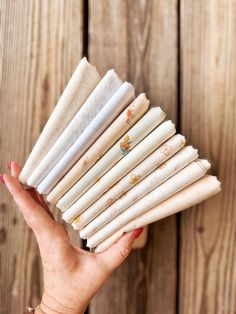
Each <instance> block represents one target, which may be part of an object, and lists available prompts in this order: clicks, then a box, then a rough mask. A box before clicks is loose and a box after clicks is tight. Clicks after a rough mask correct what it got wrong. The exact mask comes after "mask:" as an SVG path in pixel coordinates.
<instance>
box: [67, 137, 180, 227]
mask: <svg viewBox="0 0 236 314" xmlns="http://www.w3.org/2000/svg"><path fill="white" fill-rule="evenodd" d="M184 144H185V138H184V136H183V135H180V134H177V135H174V136H173V137H172V138H170V139H169V140H167V141H166V142H165V143H164V144H162V145H161V146H160V147H159V148H157V149H156V150H155V151H154V152H153V153H151V154H150V155H149V156H148V157H147V158H146V159H144V160H143V161H142V162H141V163H139V164H138V166H136V167H135V168H134V169H132V170H131V171H130V172H129V173H128V174H127V175H126V176H124V177H123V178H122V179H121V180H120V181H119V182H117V183H116V184H115V185H114V186H113V187H111V188H110V189H109V190H108V191H107V192H106V193H104V194H103V195H102V196H101V197H100V198H99V199H98V200H97V201H96V202H94V203H93V204H92V205H91V206H90V207H89V208H87V209H86V210H85V211H84V212H83V213H82V214H81V215H80V216H79V217H77V218H76V219H75V221H74V222H73V223H72V225H73V227H74V229H78V230H80V229H82V228H83V227H84V226H86V225H87V224H88V223H89V222H90V221H91V220H92V219H94V218H95V217H96V216H97V215H98V214H100V213H101V212H102V211H103V210H105V209H106V208H107V207H109V206H110V205H111V204H113V203H114V201H115V200H116V199H118V198H119V197H121V195H123V194H125V193H126V192H128V191H129V190H130V189H131V188H133V187H134V186H135V185H136V184H138V183H139V182H140V181H142V180H143V179H144V178H145V177H146V176H147V175H149V174H150V173H151V172H152V171H154V170H155V169H157V168H158V167H159V166H161V164H162V163H163V162H165V161H166V160H167V159H169V158H170V157H171V156H172V155H174V154H175V153H176V152H177V151H179V150H180V149H181V148H182V147H183V146H184Z"/></svg>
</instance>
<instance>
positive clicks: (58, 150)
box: [27, 70, 122, 187]
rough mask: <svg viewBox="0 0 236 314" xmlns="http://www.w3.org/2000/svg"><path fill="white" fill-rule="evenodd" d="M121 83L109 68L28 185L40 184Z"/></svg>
mask: <svg viewBox="0 0 236 314" xmlns="http://www.w3.org/2000/svg"><path fill="white" fill-rule="evenodd" d="M121 85H122V81H121V79H120V78H119V77H118V75H117V74H116V73H115V71H114V70H109V71H108V72H107V73H106V75H105V76H104V77H103V78H102V80H101V81H100V82H99V83H98V85H97V86H96V87H95V89H94V90H93V92H92V93H91V95H90V96H89V97H88V99H87V100H86V101H85V103H84V104H83V106H82V107H81V109H80V110H79V111H78V112H77V113H76V115H75V116H74V118H73V119H72V120H71V122H70V123H69V125H68V126H67V127H66V128H65V130H64V131H63V133H62V134H61V135H60V137H59V138H58V139H57V141H56V142H55V144H54V145H53V146H52V147H51V148H50V150H49V151H48V153H47V154H46V156H45V157H44V158H43V160H42V161H41V162H40V164H39V165H38V167H37V168H36V169H35V170H34V172H33V173H32V175H31V176H30V177H29V179H28V181H27V184H28V185H30V186H34V187H37V186H38V185H39V184H40V182H41V181H42V180H43V179H44V177H45V176H46V175H47V174H48V173H49V171H50V170H51V169H52V168H53V167H54V166H55V164H56V163H57V162H58V161H59V160H60V158H61V157H62V156H63V155H64V154H65V153H66V152H67V151H68V149H69V148H70V147H71V146H72V145H73V144H74V142H75V141H76V140H77V138H78V137H79V136H80V134H81V133H82V132H83V131H84V129H85V128H86V127H87V126H88V125H89V123H90V122H91V121H92V120H93V118H94V117H95V116H96V115H97V113H98V112H99V111H100V110H101V109H102V107H103V106H104V105H105V104H106V102H107V101H108V100H109V99H110V98H111V96H112V95H113V94H114V93H115V91H116V90H117V89H118V88H119V87H120V86H121Z"/></svg>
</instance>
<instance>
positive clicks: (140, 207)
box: [87, 159, 210, 248]
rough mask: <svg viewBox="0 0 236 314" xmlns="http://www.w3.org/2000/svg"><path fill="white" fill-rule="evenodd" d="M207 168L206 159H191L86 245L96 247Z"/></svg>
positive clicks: (189, 182) (92, 237)
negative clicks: (190, 161)
mask: <svg viewBox="0 0 236 314" xmlns="http://www.w3.org/2000/svg"><path fill="white" fill-rule="evenodd" d="M209 168H210V164H209V162H208V161H207V160H203V159H199V160H197V161H193V162H192V163H191V164H189V165H188V166H187V167H185V168H184V169H182V170H180V171H179V172H178V173H177V174H176V175H174V176H173V177H171V178H170V179H168V180H167V181H165V182H164V183H162V184H161V185H159V186H158V187H157V188H155V189H154V190H152V191H151V192H150V193H148V194H147V195H145V196H144V197H143V198H141V199H140V200H139V201H137V202H135V203H134V204H132V205H131V206H130V207H129V208H127V209H126V210H125V211H124V212H122V213H121V214H120V215H119V216H117V217H116V218H114V219H113V220H112V221H110V222H109V223H108V224H106V225H105V226H104V227H102V228H101V229H100V230H98V231H97V232H96V233H94V234H93V235H92V236H91V237H89V238H88V239H87V246H88V247H89V248H94V247H96V246H97V245H98V244H99V243H101V242H102V241H104V240H105V239H106V238H108V237H109V236H110V235H111V234H112V233H114V232H116V231H117V230H119V229H120V228H121V227H123V226H125V225H126V224H127V223H129V222H130V221H132V220H133V219H135V218H137V217H138V216H140V215H142V214H143V213H145V212H147V211H148V210H149V209H151V208H152V207H154V206H156V205H158V204H160V203H161V202H163V201H164V200H166V199H167V198H169V197H171V196H172V195H174V194H175V193H177V192H179V191H180V190H182V189H184V188H185V187H186V186H188V185H190V184H191V183H193V182H195V181H196V180H198V179H199V178H201V177H202V176H203V175H204V174H205V173H206V171H207V170H208V169H209Z"/></svg>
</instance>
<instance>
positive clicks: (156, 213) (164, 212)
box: [95, 175, 220, 253]
mask: <svg viewBox="0 0 236 314" xmlns="http://www.w3.org/2000/svg"><path fill="white" fill-rule="evenodd" d="M218 192H220V182H219V181H218V180H217V178H216V177H214V176H210V175H205V176H204V177H203V178H201V179H199V180H197V181H196V182H194V183H192V184H191V185H189V186H188V187H186V188H185V189H183V190H181V191H180V192H178V193H176V194H175V195H173V196H171V197H170V198H168V199H167V200H165V201H164V202H162V203H160V204H159V205H157V206H155V207H153V208H152V209H150V210H149V211H147V212H146V213H144V214H142V215H141V216H139V217H138V218H136V219H134V220H132V221H131V222H129V223H128V224H126V225H125V226H124V227H122V228H121V229H119V230H118V231H116V232H115V233H113V234H112V235H111V236H109V237H108V238H106V239H105V240H104V241H103V242H102V243H100V244H99V245H98V246H97V247H96V249H95V252H96V253H99V252H103V251H105V250H106V249H108V248H109V247H110V246H111V245H112V244H113V243H115V242H116V241H117V240H118V239H119V238H120V237H121V236H122V235H123V233H124V232H129V231H132V230H135V229H137V228H140V227H143V226H145V225H147V224H150V223H152V222H154V221H158V220H160V219H163V218H165V217H168V216H170V215H174V214H176V213H178V212H180V211H182V210H184V209H187V208H189V207H192V206H194V205H196V204H198V203H200V202H202V201H204V200H206V199H208V198H209V197H211V196H213V195H215V194H217V193H218Z"/></svg>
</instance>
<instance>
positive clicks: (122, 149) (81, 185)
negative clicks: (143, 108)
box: [57, 108, 165, 220]
mask: <svg viewBox="0 0 236 314" xmlns="http://www.w3.org/2000/svg"><path fill="white" fill-rule="evenodd" d="M164 118H165V113H164V112H163V111H162V110H161V109H160V108H151V109H150V110H149V111H148V112H147V113H146V114H145V115H144V116H143V117H142V118H141V119H140V120H139V121H138V122H137V123H136V124H135V125H134V126H133V127H132V128H131V129H130V130H129V131H128V132H127V133H126V134H125V135H124V136H123V137H122V138H121V139H119V141H118V142H116V143H115V144H114V145H113V146H112V147H111V148H110V150H109V151H108V152H107V153H106V154H105V155H104V156H103V157H102V158H101V159H100V160H98V162H97V163H96V164H95V165H94V166H93V167H92V168H91V169H90V170H89V171H88V172H87V173H86V174H85V175H84V176H83V177H82V178H81V179H80V180H79V181H78V182H77V183H76V184H75V185H74V186H73V187H72V188H71V189H70V190H69V191H68V192H67V193H66V194H65V195H64V196H63V197H62V198H61V199H60V200H59V202H58V204H57V207H58V208H60V209H61V210H63V211H64V210H66V209H67V208H69V207H70V206H71V205H72V204H73V203H74V202H75V201H76V200H77V199H79V197H80V196H81V195H82V194H83V193H84V192H86V191H87V190H88V189H89V188H90V187H91V186H92V185H93V184H94V183H95V182H96V181H97V180H98V179H100V178H101V177H102V176H103V175H104V174H105V173H106V172H107V171H108V170H109V169H110V168H111V167H112V166H113V165H114V164H116V163H117V162H118V161H119V160H120V159H122V158H123V157H124V156H125V155H126V154H128V153H129V151H131V150H132V149H133V148H134V147H135V146H136V145H137V144H138V143H139V142H140V141H141V140H142V139H143V138H144V137H145V136H146V135H148V134H149V133H150V132H151V131H152V130H153V129H154V128H155V127H156V126H157V125H158V124H160V123H161V121H163V120H164ZM73 219H74V218H73ZM73 219H72V220H73Z"/></svg>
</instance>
